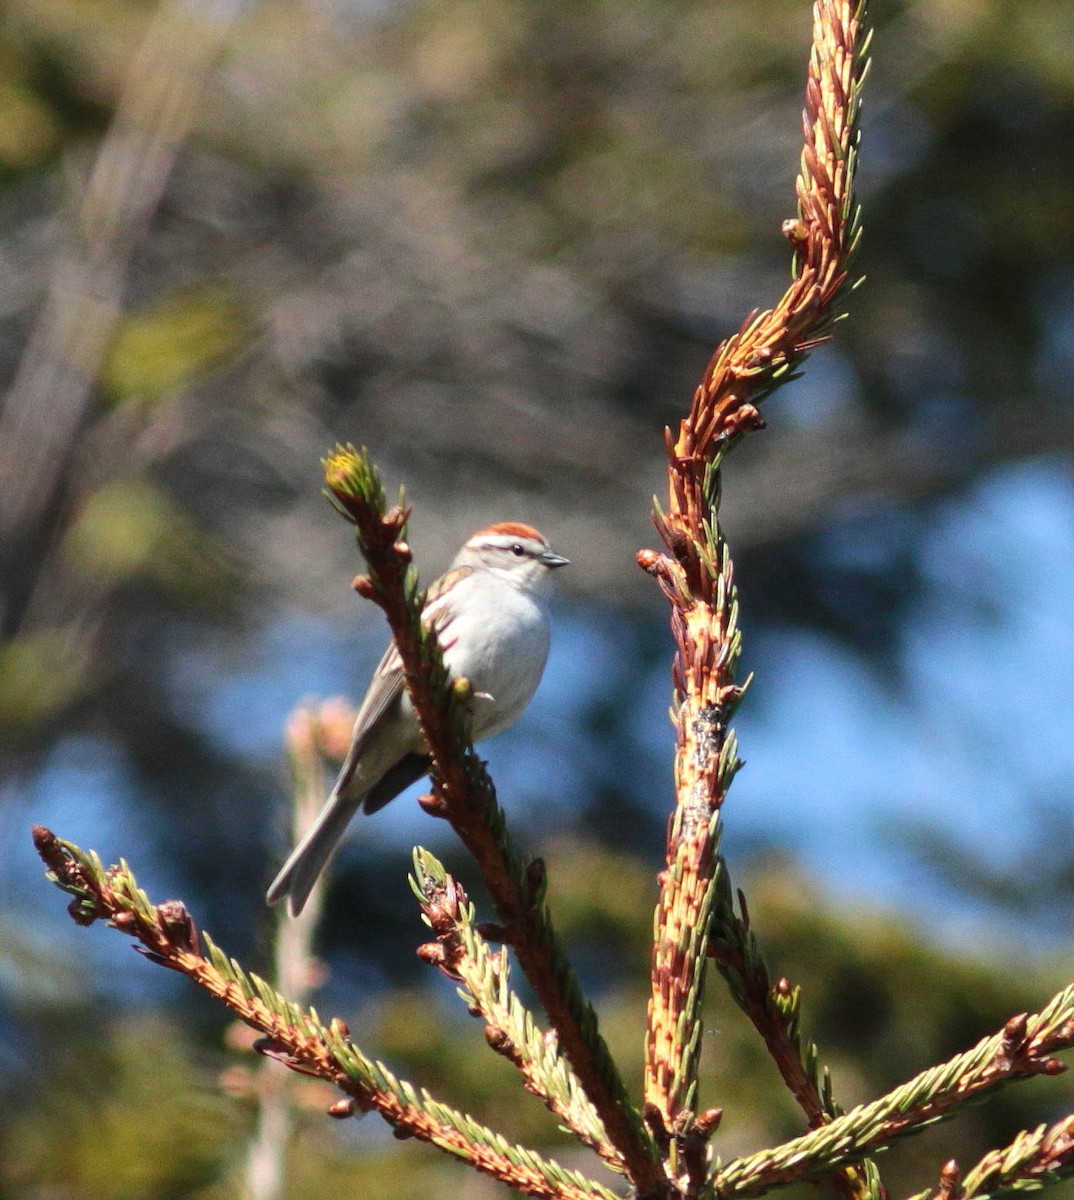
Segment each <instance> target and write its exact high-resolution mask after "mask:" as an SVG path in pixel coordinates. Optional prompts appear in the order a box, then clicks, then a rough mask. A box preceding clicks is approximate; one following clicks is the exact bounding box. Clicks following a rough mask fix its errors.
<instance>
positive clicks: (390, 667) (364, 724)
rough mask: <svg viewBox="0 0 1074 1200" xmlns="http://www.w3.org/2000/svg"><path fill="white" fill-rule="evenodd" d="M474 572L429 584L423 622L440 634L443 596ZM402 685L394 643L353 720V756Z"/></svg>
mask: <svg viewBox="0 0 1074 1200" xmlns="http://www.w3.org/2000/svg"><path fill="white" fill-rule="evenodd" d="M473 570H474V569H473V567H454V568H453V569H452V570H450V571H447V572H445V574H443V575H441V576H440V578H439V579H436V580H434V581H433V583H431V584H430V585H429V590H428V591H427V592H426V594H425V607H424V608H423V609H422V619H423V620H424V621H425V623H426V624H427V625H429V626H431V627H432V628H433V629H434V630H436V632H437V634H441V633H442V632H443V629H444V626H445V625H446V624H447V619H448V613H447V605H446V604H444V603H443V597H444V595H445V594H446V592H447V590H448V589H449V588H450V587H451V586H452V585H453V584H456V583H458V582H459V580H461V579H465V578H466V576H467V575H471V574H473ZM403 685H404V680H403V663H402V660H401V659H400V657H399V651H398V650H397V649H396V646H395V642H394V641H393V642H391V643H390V644H389V646H388V648H387V650H385V651H384V657H383V658H382V659H381V660H380V662H379V663H378V664H377V669H376V670H375V671H374V672H373V678H372V679H371V680H370V683H369V690H368V691H367V692H366V694H365V698H364V699H363V700H362V704H361V707H360V708H359V709H358V715H357V717H356V718H355V721H354V734H353V737H352V738H351V747H352V751H353V752H354V754H355V756H357V755H358V754H360V753H361V750H362V743H363V742H364V740H365V738H366V735H367V734H368V733H369V731H370V730H371V729H372V728H373V727H374V726H375V725H376V723H377V720H378V719H379V718H380V717H381V716H383V715H384V713H385V712H386V711H387V710H388V709H389V708H390V707H391V705H392V704H394V703H395V702H396V701H397V700H398V699H399V697H400V696H401V695H402V694H403Z"/></svg>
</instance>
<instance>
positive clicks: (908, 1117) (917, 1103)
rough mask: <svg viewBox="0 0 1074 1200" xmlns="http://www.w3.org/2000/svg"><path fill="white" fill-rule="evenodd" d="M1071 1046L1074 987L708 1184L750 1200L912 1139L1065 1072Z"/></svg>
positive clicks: (733, 1165)
mask: <svg viewBox="0 0 1074 1200" xmlns="http://www.w3.org/2000/svg"><path fill="white" fill-rule="evenodd" d="M1071 1046H1074V985H1071V986H1070V987H1067V988H1064V990H1063V991H1061V992H1059V993H1058V994H1057V995H1055V996H1053V997H1052V999H1051V1000H1050V1001H1049V1003H1048V1005H1047V1006H1046V1007H1045V1008H1044V1009H1043V1010H1042V1011H1041V1012H1040V1013H1037V1014H1035V1015H1034V1016H1028V1015H1026V1014H1025V1013H1022V1014H1019V1015H1018V1016H1015V1017H1011V1018H1010V1020H1008V1021H1007V1022H1006V1024H1005V1025H1004V1026H1003V1028H1002V1029H1001V1030H1000V1031H999V1032H998V1033H995V1034H992V1035H991V1036H990V1037H987V1038H983V1039H982V1040H981V1041H979V1042H978V1043H977V1044H976V1045H975V1046H972V1047H971V1048H970V1049H969V1050H966V1051H964V1052H963V1053H962V1054H958V1055H956V1056H955V1057H954V1058H952V1059H949V1060H948V1061H947V1062H944V1063H939V1064H937V1065H936V1066H934V1067H930V1068H929V1069H928V1070H926V1071H922V1072H921V1073H920V1074H919V1075H916V1076H914V1078H913V1079H910V1080H909V1081H907V1082H906V1083H904V1084H902V1085H901V1086H899V1087H897V1088H895V1090H894V1091H891V1092H888V1093H887V1095H884V1096H881V1097H880V1098H879V1099H877V1100H873V1101H872V1102H871V1103H869V1104H863V1105H859V1106H858V1107H857V1108H853V1109H851V1110H850V1111H849V1112H847V1113H845V1114H844V1115H843V1116H840V1117H837V1118H835V1119H834V1120H833V1121H831V1122H829V1123H828V1124H826V1125H823V1126H821V1127H820V1128H818V1129H814V1130H811V1131H810V1132H809V1133H807V1134H803V1135H802V1136H801V1137H798V1138H795V1139H794V1140H793V1141H790V1142H785V1143H784V1144H783V1145H782V1146H778V1147H776V1148H775V1149H773V1150H764V1151H761V1152H760V1153H759V1154H751V1155H747V1156H746V1157H744V1158H740V1159H736V1160H735V1161H734V1162H731V1163H729V1164H728V1165H727V1166H726V1167H724V1168H722V1169H720V1170H718V1171H717V1172H716V1174H715V1176H714V1178H713V1183H714V1186H715V1188H716V1190H717V1191H718V1192H719V1193H720V1194H721V1196H724V1197H730V1196H732V1195H756V1194H759V1193H760V1192H764V1191H768V1190H769V1189H770V1188H774V1187H783V1186H785V1185H786V1184H789V1183H794V1182H795V1181H797V1180H800V1179H813V1178H817V1177H818V1176H822V1175H826V1174H830V1172H831V1170H832V1167H833V1166H836V1165H838V1164H840V1163H843V1162H850V1161H854V1160H857V1159H860V1158H862V1157H864V1156H865V1155H867V1154H871V1153H873V1152H875V1151H877V1150H881V1149H883V1148H885V1147H886V1146H888V1145H890V1143H891V1142H893V1141H894V1140H895V1139H896V1138H899V1137H905V1136H906V1135H908V1134H911V1133H918V1132H920V1131H921V1130H922V1129H924V1128H925V1127H926V1126H929V1125H932V1124H935V1122H937V1121H941V1120H944V1119H945V1118H947V1117H950V1116H952V1115H954V1113H955V1112H956V1111H957V1110H958V1109H960V1108H963V1107H965V1106H966V1105H967V1104H971V1103H973V1102H975V1101H977V1100H980V1099H981V1098H982V1097H983V1096H985V1095H987V1093H989V1092H992V1091H995V1090H996V1089H997V1088H1000V1087H1003V1086H1005V1085H1006V1084H1009V1083H1012V1082H1014V1081H1016V1080H1020V1079H1031V1078H1033V1077H1034V1076H1036V1075H1058V1074H1061V1073H1062V1072H1063V1071H1065V1070H1066V1067H1065V1065H1064V1064H1063V1063H1062V1062H1060V1061H1059V1059H1057V1058H1055V1057H1053V1056H1054V1055H1055V1054H1056V1053H1057V1052H1058V1051H1060V1050H1066V1049H1069V1048H1070V1047H1071Z"/></svg>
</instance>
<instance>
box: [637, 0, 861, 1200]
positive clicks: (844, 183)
mask: <svg viewBox="0 0 1074 1200" xmlns="http://www.w3.org/2000/svg"><path fill="white" fill-rule="evenodd" d="M864 17H865V4H864V2H863V0H818V2H817V3H816V4H815V6H814V28H813V50H812V54H811V57H810V64H809V72H808V79H807V85H806V104H805V112H804V115H803V127H804V138H805V144H804V149H803V153H802V162H801V172H800V175H799V179H798V184H797V195H798V216H797V218H796V219H795V220H792V221H789V222H787V223H786V225H785V226H784V233H785V235H786V236H787V238H788V240H789V241H790V243H791V246H792V249H793V253H794V269H793V277H792V281H791V284H790V286H789V287H788V289H787V291H786V293H785V294H784V296H783V298H782V299H781V300H780V302H779V303H778V304H777V305H776V307H775V308H773V309H771V310H768V311H766V312H762V313H754V314H751V316H750V317H748V318H747V319H746V321H745V322H744V324H743V325H742V327H741V328H740V330H739V331H738V333H736V334H734V335H733V336H731V337H730V338H728V339H727V340H726V341H725V342H723V343H722V344H721V345H720V346H719V347H718V348H717V350H716V352H715V353H714V355H713V357H712V359H711V361H710V362H709V365H708V367H707V368H706V370H705V373H704V376H703V377H702V381H701V383H700V385H699V386H698V388H697V391H696V393H695V395H694V399H693V403H692V405H691V407H690V410H689V412H688V414H687V416H686V417H685V418H684V419H683V421H682V422H681V423H680V425H679V429H678V434H677V435H673V434H672V433H671V431H670V430H669V431H666V443H667V451H668V481H669V501H668V507H667V511H666V512H662V511H661V510H660V508H659V506H657V511H656V517H655V521H656V526H657V529H658V531H659V533H660V535H661V538H662V540H663V542H664V545H665V547H666V548H667V553H666V554H657V553H655V552H653V551H642V552H641V553H640V554H639V556H638V560H639V563H640V564H641V565H642V567H643V568H644V569H646V570H647V571H649V572H650V573H651V574H652V575H654V576H655V577H656V579H657V580H658V582H659V583H660V586H661V588H662V590H663V591H664V593H665V595H666V596H667V597H668V599H669V601H670V603H671V609H672V618H671V620H672V630H673V633H674V637H675V642H676V657H675V664H674V670H673V677H674V684H675V700H676V711H675V724H676V730H677V742H678V748H677V754H676V761H675V780H676V795H677V808H676V811H675V813H674V815H673V817H672V819H671V822H670V825H669V832H668V844H667V868H666V870H665V871H664V872H663V874H662V876H661V894H660V899H659V902H658V905H657V911H656V917H655V926H656V945H655V948H654V955H653V969H652V999H651V1002H650V1008H649V1035H648V1039H647V1047H646V1088H645V1095H646V1102H647V1113H648V1114H649V1117H650V1120H651V1122H652V1123H653V1125H654V1128H656V1129H657V1130H658V1131H659V1130H661V1129H662V1130H663V1131H664V1133H665V1135H666V1136H668V1137H670V1136H671V1133H672V1131H681V1130H682V1129H684V1128H687V1127H689V1124H690V1121H691V1119H692V1113H693V1112H694V1110H695V1108H696V1099H697V1078H696V1073H697V1058H698V1049H699V1043H700V1034H701V1020H700V1002H701V992H702V985H703V979H704V957H703V956H700V955H696V954H695V953H694V950H695V948H696V946H697V943H698V940H699V937H700V939H701V942H702V944H704V941H705V939H706V938H707V934H708V931H709V928H710V925H711V922H712V920H713V915H714V912H715V911H716V910H717V909H719V908H720V907H721V904H723V902H724V901H725V900H726V898H727V897H728V896H729V895H730V888H729V886H726V885H721V883H720V878H719V877H720V872H721V864H720V858H719V836H720V812H719V810H720V807H721V805H722V804H723V801H724V797H725V795H726V791H727V788H728V786H729V784H730V782H731V779H732V778H733V776H734V773H735V771H736V770H737V769H738V767H739V765H740V763H739V759H738V755H737V747H736V743H735V737H734V734H733V732H732V731H731V729H730V727H729V721H730V717H731V714H732V712H733V710H734V708H735V706H736V704H737V703H738V701H739V700H740V699H741V696H742V690H743V689H742V688H740V687H738V686H737V685H736V681H735V668H736V665H737V660H738V657H739V653H740V649H741V643H740V634H739V631H738V620H737V618H738V606H737V599H736V594H735V583H734V573H733V566H732V563H731V558H730V554H729V552H728V550H727V546H726V543H725V542H724V540H723V537H722V534H721V533H720V530H719V528H718V525H717V514H718V507H719V494H720V477H719V472H720V467H721V464H722V460H723V456H724V455H725V454H726V453H727V451H728V450H729V449H730V448H731V447H732V446H733V445H735V444H736V443H737V441H738V440H739V439H740V438H741V437H742V436H743V435H744V434H745V433H746V432H748V431H749V430H751V429H756V428H760V427H762V426H763V424H764V422H763V420H762V418H761V416H760V412H759V410H758V408H757V404H758V403H759V402H760V401H761V400H762V399H763V398H764V397H765V396H766V395H767V394H768V393H770V392H771V391H772V390H773V389H774V388H776V387H777V386H779V385H780V384H781V383H783V382H785V381H786V380H787V379H789V378H791V376H792V372H793V370H794V369H795V367H796V366H798V365H799V364H800V363H801V361H802V360H803V359H804V357H805V356H806V354H807V353H808V352H809V350H810V349H812V348H813V347H814V346H816V345H817V344H819V343H820V342H821V341H823V340H825V339H826V338H827V337H828V336H829V335H830V328H831V325H832V323H833V321H834V319H835V311H834V305H835V301H836V299H837V297H838V296H839V294H840V292H841V291H842V288H843V286H844V284H845V283H846V280H847V272H848V268H849V261H850V258H851V257H852V255H853V252H854V250H855V248H856V246H857V242H858V237H859V220H858V208H857V204H856V201H855V199H854V193H853V183H854V167H855V163H856V155H857V142H858V126H857V121H858V109H859V100H860V90H861V86H862V82H863V80H864V76H865V61H866V60H865V50H866V43H867V38H866V37H865V36H864V30H863V22H864ZM718 923H719V925H720V926H721V928H722V927H727V926H729V925H730V924H732V922H731V920H730V917H729V916H728V912H727V910H726V908H724V909H723V910H722V911H721V913H720V917H719V922H718ZM788 1028H789V1026H788V1024H787V1023H786V1022H779V1023H776V1024H775V1025H773V1026H772V1027H771V1029H772V1032H773V1033H775V1032H776V1031H777V1030H782V1035H785V1034H786V1032H787V1029H788ZM782 1035H781V1036H782ZM768 1040H769V1039H768V1038H766V1041H768ZM779 1049H780V1052H781V1054H783V1056H784V1057H787V1058H788V1061H790V1060H793V1061H794V1062H795V1063H802V1062H804V1061H805V1057H807V1056H803V1054H802V1052H801V1048H800V1046H799V1045H798V1044H797V1043H796V1042H795V1041H794V1039H791V1040H790V1041H785V1042H782V1043H781V1044H780V1046H779ZM799 1074H801V1072H799ZM805 1074H806V1076H808V1072H806V1073H805ZM795 1092H796V1095H799V1096H800V1097H802V1098H806V1099H808V1100H809V1108H808V1109H807V1112H809V1114H810V1116H811V1119H813V1120H823V1119H827V1118H828V1117H829V1116H830V1114H829V1113H827V1112H823V1113H822V1112H821V1111H820V1108H822V1107H823V1106H819V1107H818V1105H817V1104H816V1103H814V1102H813V1101H814V1097H812V1096H810V1095H809V1092H810V1088H809V1087H808V1078H805V1079H800V1080H798V1081H797V1086H796V1087H795ZM818 1098H819V1097H818ZM841 1187H842V1190H843V1191H844V1192H846V1193H847V1194H848V1195H849V1194H860V1193H862V1192H875V1191H876V1188H877V1187H878V1184H877V1183H876V1181H875V1180H872V1181H869V1182H866V1183H864V1184H863V1183H862V1181H861V1180H859V1179H857V1178H856V1177H851V1176H847V1177H846V1178H845V1179H844V1180H843V1181H842V1182H841Z"/></svg>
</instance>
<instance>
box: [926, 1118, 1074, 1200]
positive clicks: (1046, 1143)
mask: <svg viewBox="0 0 1074 1200" xmlns="http://www.w3.org/2000/svg"><path fill="white" fill-rule="evenodd" d="M1071 1174H1074V1116H1069V1117H1064V1118H1063V1119H1062V1120H1061V1121H1057V1122H1056V1123H1055V1124H1054V1125H1040V1126H1038V1127H1037V1128H1036V1129H1034V1130H1023V1131H1022V1132H1021V1133H1020V1134H1019V1135H1018V1136H1017V1137H1016V1138H1015V1139H1014V1141H1013V1142H1011V1143H1010V1144H1009V1145H1007V1146H1004V1147H1003V1149H1001V1150H990V1151H989V1152H988V1153H987V1154H986V1155H985V1156H984V1158H982V1159H981V1161H980V1162H979V1163H977V1165H976V1166H975V1167H973V1169H972V1170H971V1171H969V1173H968V1174H967V1175H966V1178H965V1179H963V1178H962V1173H961V1171H960V1170H959V1168H958V1163H956V1162H955V1161H954V1159H952V1160H951V1161H950V1162H949V1163H947V1164H945V1166H944V1168H943V1170H942V1171H941V1172H940V1186H939V1187H938V1188H936V1189H935V1190H928V1191H924V1192H919V1193H918V1194H917V1195H916V1196H913V1197H911V1200H995V1198H996V1197H998V1196H1004V1195H1006V1194H1008V1193H1010V1192H1031V1191H1037V1190H1039V1189H1040V1188H1042V1187H1044V1186H1045V1184H1048V1183H1053V1182H1056V1181H1057V1180H1060V1179H1065V1178H1066V1177H1067V1176H1068V1175H1071Z"/></svg>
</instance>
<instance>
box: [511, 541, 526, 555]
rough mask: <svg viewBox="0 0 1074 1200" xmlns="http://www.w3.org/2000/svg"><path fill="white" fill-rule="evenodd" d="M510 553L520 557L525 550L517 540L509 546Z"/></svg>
mask: <svg viewBox="0 0 1074 1200" xmlns="http://www.w3.org/2000/svg"><path fill="white" fill-rule="evenodd" d="M511 553H512V554H513V555H514V556H515V558H521V557H522V555H523V554H525V553H526V551H525V550H523V549H522V547H521V546H520V545H519V543H518V542H515V544H514V545H513V546H512V547H511Z"/></svg>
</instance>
